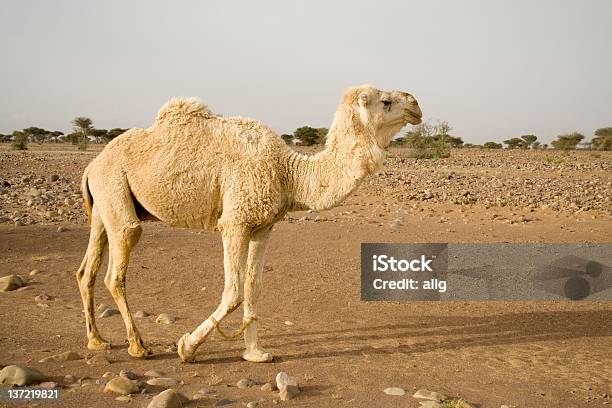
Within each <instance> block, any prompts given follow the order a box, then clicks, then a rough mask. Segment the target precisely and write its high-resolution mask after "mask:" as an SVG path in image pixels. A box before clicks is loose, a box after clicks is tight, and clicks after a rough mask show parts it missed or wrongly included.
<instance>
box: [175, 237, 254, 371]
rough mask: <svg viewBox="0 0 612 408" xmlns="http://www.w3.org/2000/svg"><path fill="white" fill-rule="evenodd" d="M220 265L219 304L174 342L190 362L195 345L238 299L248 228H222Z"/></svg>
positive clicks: (245, 257)
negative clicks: (221, 292)
mask: <svg viewBox="0 0 612 408" xmlns="http://www.w3.org/2000/svg"><path fill="white" fill-rule="evenodd" d="M222 235H223V252H224V258H223V266H224V269H225V287H224V288H223V296H222V297H221V303H220V304H219V306H217V309H216V310H215V311H214V312H213V314H212V315H211V316H210V317H209V318H208V319H206V320H205V321H204V322H203V323H202V324H200V325H199V326H198V328H197V329H195V330H194V331H193V333H187V334H185V335H184V336H183V337H181V339H180V340H179V342H178V354H179V357H180V358H181V360H183V361H185V362H191V361H194V359H195V352H196V350H197V348H198V347H199V346H200V344H202V343H203V342H204V340H206V337H207V336H208V335H209V334H210V332H211V330H212V329H213V328H214V327H215V325H217V324H219V323H220V322H221V321H222V320H223V318H225V316H227V314H228V313H230V312H232V311H233V310H234V309H236V308H237V307H238V306H240V302H241V301H242V296H243V294H242V285H241V279H240V275H241V271H244V266H245V264H246V259H247V253H248V248H249V239H250V237H251V234H250V231H248V230H247V229H246V228H239V227H233V228H230V227H225V228H223V232H222Z"/></svg>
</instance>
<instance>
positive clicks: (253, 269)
mask: <svg viewBox="0 0 612 408" xmlns="http://www.w3.org/2000/svg"><path fill="white" fill-rule="evenodd" d="M270 231H272V227H271V226H270V227H267V228H265V229H263V230H260V231H258V232H256V233H255V234H253V237H252V238H251V242H250V244H249V257H248V260H247V266H246V271H245V282H244V303H243V307H244V323H243V324H247V327H246V330H245V332H244V342H245V345H246V351H245V352H244V354H243V355H242V358H244V359H245V360H247V361H252V362H254V363H267V362H270V361H272V358H273V357H272V354H270V353H268V352H267V351H265V350H264V349H262V348H261V347H259V344H258V343H257V320H256V318H257V299H258V298H259V295H260V294H261V286H262V275H263V267H264V258H265V254H266V247H267V245H268V238H269V237H270Z"/></svg>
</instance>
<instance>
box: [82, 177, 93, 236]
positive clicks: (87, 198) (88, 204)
mask: <svg viewBox="0 0 612 408" xmlns="http://www.w3.org/2000/svg"><path fill="white" fill-rule="evenodd" d="M88 176H89V167H87V168H86V169H85V172H84V173H83V178H82V179H81V192H82V193H83V203H84V204H85V209H86V210H87V223H88V224H89V225H91V209H92V207H93V197H92V196H91V193H90V192H89V185H88V183H87V181H88Z"/></svg>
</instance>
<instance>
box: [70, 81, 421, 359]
mask: <svg viewBox="0 0 612 408" xmlns="http://www.w3.org/2000/svg"><path fill="white" fill-rule="evenodd" d="M420 122H421V109H420V108H419V105H418V103H417V101H416V99H415V98H414V97H413V96H412V95H410V94H408V93H405V92H399V91H391V92H385V91H380V90H378V89H376V88H374V87H373V86H371V85H362V86H358V87H352V88H349V89H348V90H347V91H346V92H345V93H344V95H343V96H342V98H341V101H340V105H339V107H338V109H337V111H336V114H335V117H334V120H333V123H332V125H331V127H330V130H329V133H328V136H327V140H326V143H325V149H324V150H323V151H321V152H319V153H316V154H313V155H306V154H302V153H299V152H297V151H295V150H293V149H292V148H291V147H289V146H288V145H287V144H286V143H285V142H284V141H283V139H282V138H281V137H279V136H278V135H277V134H276V133H274V132H273V131H272V130H271V129H269V128H268V127H266V126H264V125H263V124H261V123H259V122H257V121H254V120H250V119H244V118H240V117H223V116H219V115H215V114H213V113H212V112H211V111H210V110H209V109H208V107H207V106H206V105H204V104H203V103H202V102H200V101H199V100H197V99H191V98H189V99H173V100H170V101H169V102H168V103H166V104H165V105H164V106H163V107H162V108H161V109H160V111H159V113H158V115H157V119H156V121H155V123H154V124H153V126H151V127H149V128H147V129H130V130H128V131H127V132H126V133H124V134H122V135H121V136H119V137H117V138H115V139H114V140H112V141H111V142H110V143H109V144H108V145H107V146H106V147H105V148H104V150H103V151H102V152H101V153H100V154H99V155H98V156H97V157H96V158H95V159H94V160H93V161H92V162H91V163H90V164H89V165H88V166H87V168H86V169H85V172H84V174H83V179H82V190H83V197H84V203H85V207H86V210H87V214H88V219H89V222H90V226H91V231H90V237H89V243H88V246H87V251H86V254H85V257H84V259H83V262H82V264H81V266H80V267H79V269H78V271H77V273H76V277H77V281H78V286H79V290H80V294H81V298H82V300H83V305H84V310H85V320H86V328H87V338H88V343H87V347H88V349H90V350H104V349H108V348H110V343H109V342H108V341H106V340H104V339H103V338H102V337H101V336H100V334H99V332H98V329H97V328H96V323H95V317H94V294H93V288H94V281H95V278H96V274H97V272H98V269H99V268H100V263H101V258H102V253H103V251H104V249H105V247H106V246H107V244H108V248H109V261H108V270H107V273H106V277H105V278H104V283H105V285H106V287H107V288H108V290H109V291H110V293H111V294H112V297H113V299H114V300H115V302H116V304H117V307H118V309H119V311H120V313H121V316H122V318H123V321H124V323H125V327H126V330H127V340H128V343H129V346H128V353H129V354H130V355H131V356H133V357H146V356H148V355H149V354H151V352H150V350H149V349H148V348H147V347H145V345H144V343H143V341H142V338H141V336H140V334H139V332H138V329H137V327H136V325H135V324H134V321H133V319H132V315H131V313H130V310H129V307H128V303H127V300H126V286H125V277H126V272H127V269H128V262H129V258H130V252H131V251H132V249H133V248H134V246H135V245H136V244H137V242H138V240H139V238H140V235H141V232H142V227H141V221H143V220H145V219H154V220H159V221H162V222H164V223H166V224H168V225H170V226H175V227H184V228H198V229H211V230H217V231H219V232H220V234H221V237H222V240H223V250H224V261H223V267H224V273H225V285H224V289H223V293H222V296H221V301H220V303H219V305H218V307H217V308H216V309H215V311H214V312H213V313H212V314H211V315H210V316H209V317H208V318H207V319H206V320H205V321H204V322H202V323H201V324H200V325H199V326H198V327H197V328H196V329H195V330H194V331H193V332H191V333H186V334H185V335H184V336H182V337H181V338H180V339H179V341H178V347H177V348H178V355H179V357H180V358H181V360H183V361H184V362H192V361H194V359H195V352H196V349H197V348H198V347H199V346H200V345H201V344H202V343H203V342H204V340H205V339H206V338H207V336H208V335H209V334H210V333H211V331H212V330H213V329H215V328H217V329H219V326H218V325H219V323H220V322H221V321H222V320H223V319H224V318H225V317H226V316H227V315H228V314H229V313H231V312H232V311H234V310H235V309H236V308H238V307H239V306H240V305H242V306H243V312H244V316H243V321H242V326H241V329H240V331H239V332H238V335H242V334H243V335H244V342H245V348H246V349H245V352H244V353H243V355H242V357H243V359H245V360H247V361H251V362H269V361H272V359H273V357H272V355H271V354H270V353H269V352H267V351H266V350H264V349H263V348H262V347H260V345H259V342H258V337H257V299H258V297H259V295H260V293H261V291H262V271H263V266H264V255H265V252H266V246H267V244H268V239H269V237H270V232H271V230H272V227H273V225H274V224H275V223H276V222H277V221H279V220H281V219H282V218H283V217H284V216H285V214H286V213H287V212H289V211H296V210H304V209H312V210H315V211H320V210H325V209H329V208H332V207H334V206H336V205H338V204H339V203H340V202H342V201H343V200H344V199H345V198H346V197H347V196H348V195H349V194H350V193H351V192H352V191H354V190H355V189H356V188H357V186H359V184H360V183H361V181H362V180H363V179H364V178H365V177H366V176H367V175H369V174H371V173H372V172H374V171H375V170H376V169H377V168H379V167H380V166H381V165H382V162H383V160H384V157H385V148H387V147H388V146H389V144H390V142H391V140H392V138H393V137H394V135H395V134H396V133H397V132H399V130H400V129H401V128H402V127H404V126H405V125H406V124H408V123H411V124H418V123H420ZM219 331H220V329H219ZM220 333H222V332H221V331H220Z"/></svg>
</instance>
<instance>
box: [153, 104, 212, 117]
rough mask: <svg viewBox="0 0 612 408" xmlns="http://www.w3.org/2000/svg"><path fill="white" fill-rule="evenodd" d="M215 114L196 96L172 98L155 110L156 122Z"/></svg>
mask: <svg viewBox="0 0 612 408" xmlns="http://www.w3.org/2000/svg"><path fill="white" fill-rule="evenodd" d="M213 116H215V115H214V114H213V113H212V112H211V111H210V109H208V106H206V105H205V104H204V103H203V102H202V101H201V100H200V99H198V98H174V99H170V100H169V101H168V102H166V103H165V104H164V106H162V107H161V109H160V110H159V112H157V119H156V122H173V121H177V120H178V121H184V120H185V119H188V118H211V117H213Z"/></svg>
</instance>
